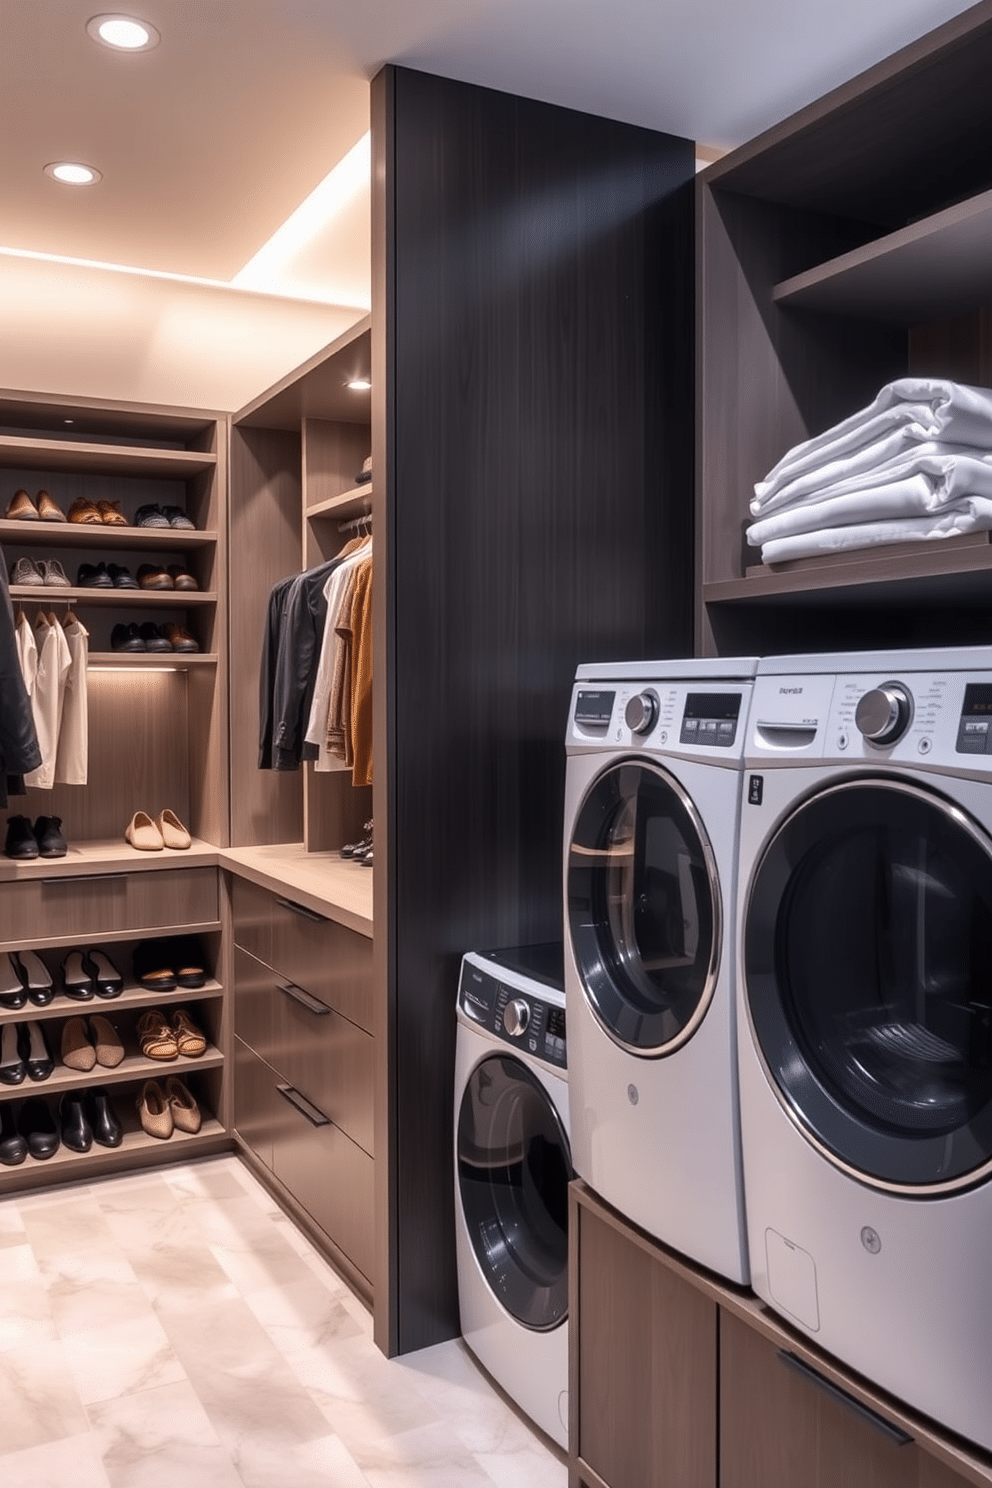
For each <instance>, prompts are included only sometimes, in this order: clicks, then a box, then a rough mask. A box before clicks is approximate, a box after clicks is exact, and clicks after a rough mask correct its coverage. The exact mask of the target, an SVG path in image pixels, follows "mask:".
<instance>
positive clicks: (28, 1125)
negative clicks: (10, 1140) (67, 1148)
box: [17, 1095, 59, 1162]
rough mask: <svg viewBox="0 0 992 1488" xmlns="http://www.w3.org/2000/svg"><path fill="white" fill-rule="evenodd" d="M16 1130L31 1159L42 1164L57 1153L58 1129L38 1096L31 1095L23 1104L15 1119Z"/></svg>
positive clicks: (45, 1105)
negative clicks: (36, 1159) (25, 1143)
mask: <svg viewBox="0 0 992 1488" xmlns="http://www.w3.org/2000/svg"><path fill="white" fill-rule="evenodd" d="M17 1130H18V1131H19V1132H20V1134H21V1136H22V1137H23V1138H24V1140H25V1142H27V1144H28V1151H29V1152H30V1154H31V1156H32V1157H37V1158H38V1159H39V1160H40V1161H42V1162H44V1160H45V1158H47V1157H54V1155H55V1153H56V1152H58V1150H59V1129H58V1127H57V1126H56V1125H55V1120H54V1117H53V1116H52V1113H51V1111H50V1110H49V1109H48V1104H47V1102H46V1101H43V1100H42V1098H41V1096H40V1095H33V1096H32V1097H31V1099H30V1100H26V1101H25V1102H24V1104H23V1106H22V1107H21V1113H20V1115H19V1116H18V1118H17Z"/></svg>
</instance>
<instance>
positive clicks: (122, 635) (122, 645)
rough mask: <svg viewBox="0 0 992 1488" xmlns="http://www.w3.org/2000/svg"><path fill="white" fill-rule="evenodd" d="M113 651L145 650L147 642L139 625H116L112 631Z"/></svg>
mask: <svg viewBox="0 0 992 1488" xmlns="http://www.w3.org/2000/svg"><path fill="white" fill-rule="evenodd" d="M110 649H111V651H144V649H145V643H144V641H143V640H142V639H141V634H140V632H139V630H138V627H137V625H135V624H134V622H133V621H132V622H131V624H130V625H115V626H114V628H113V630H112V631H111V632H110Z"/></svg>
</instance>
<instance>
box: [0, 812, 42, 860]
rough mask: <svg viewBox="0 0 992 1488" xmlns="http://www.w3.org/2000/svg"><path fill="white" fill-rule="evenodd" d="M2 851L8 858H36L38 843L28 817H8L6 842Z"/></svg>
mask: <svg viewBox="0 0 992 1488" xmlns="http://www.w3.org/2000/svg"><path fill="white" fill-rule="evenodd" d="M3 850H4V852H5V853H6V854H7V857H8V858H23V859H25V860H27V859H28V858H36V857H37V856H38V842H37V839H36V837H35V835H34V829H33V828H32V826H31V822H30V820H29V819H28V817H26V816H8V818H7V840H6V842H5V843H4V849H3Z"/></svg>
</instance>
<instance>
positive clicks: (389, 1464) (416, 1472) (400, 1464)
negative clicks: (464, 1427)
mask: <svg viewBox="0 0 992 1488" xmlns="http://www.w3.org/2000/svg"><path fill="white" fill-rule="evenodd" d="M351 1451H352V1455H353V1456H354V1458H355V1460H356V1462H357V1463H358V1465H359V1467H360V1468H361V1470H362V1472H363V1473H364V1474H365V1477H366V1478H367V1480H368V1483H369V1488H411V1485H413V1484H416V1488H493V1480H492V1478H491V1477H490V1476H489V1474H488V1473H487V1472H486V1471H485V1469H484V1468H483V1467H482V1466H481V1465H480V1464H479V1463H478V1462H477V1461H476V1459H475V1458H474V1457H473V1456H472V1455H471V1453H470V1452H468V1451H466V1449H465V1447H464V1446H463V1445H462V1443H461V1442H460V1441H459V1440H458V1437H457V1436H456V1435H455V1433H454V1432H453V1431H452V1430H451V1429H450V1428H449V1427H448V1426H444V1425H441V1424H437V1425H433V1426H419V1427H417V1428H416V1429H415V1430H413V1431H404V1432H401V1433H400V1435H398V1436H388V1437H382V1438H380V1439H379V1440H378V1441H365V1442H363V1443H362V1445H361V1446H360V1447H358V1448H352V1449H351Z"/></svg>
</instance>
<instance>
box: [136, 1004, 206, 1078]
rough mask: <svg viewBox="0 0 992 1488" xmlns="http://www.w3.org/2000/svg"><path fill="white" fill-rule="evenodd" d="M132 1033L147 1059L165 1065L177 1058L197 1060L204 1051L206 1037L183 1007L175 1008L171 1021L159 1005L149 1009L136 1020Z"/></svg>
mask: <svg viewBox="0 0 992 1488" xmlns="http://www.w3.org/2000/svg"><path fill="white" fill-rule="evenodd" d="M135 1032H136V1033H137V1035H138V1043H139V1044H140V1046H141V1052H142V1054H143V1055H144V1056H145V1058H146V1059H158V1060H161V1062H162V1063H163V1064H168V1063H169V1062H170V1061H171V1060H173V1059H178V1058H179V1056H180V1054H181V1055H182V1056H183V1058H184V1059H199V1058H200V1057H201V1055H203V1054H205V1053H206V1052H207V1040H206V1037H205V1035H204V1034H203V1033H201V1031H200V1030H199V1028H197V1026H196V1024H195V1023H194V1022H193V1020H192V1018H191V1017H190V1015H189V1013H188V1012H187V1011H186V1009H185V1008H177V1009H176V1011H175V1012H174V1013H173V1015H172V1019H171V1021H170V1020H169V1019H168V1018H167V1017H166V1016H165V1014H164V1013H163V1012H161V1011H160V1009H159V1008H149V1009H148V1011H147V1012H145V1013H142V1015H141V1017H140V1018H139V1019H138V1023H137V1027H136V1029H135Z"/></svg>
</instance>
